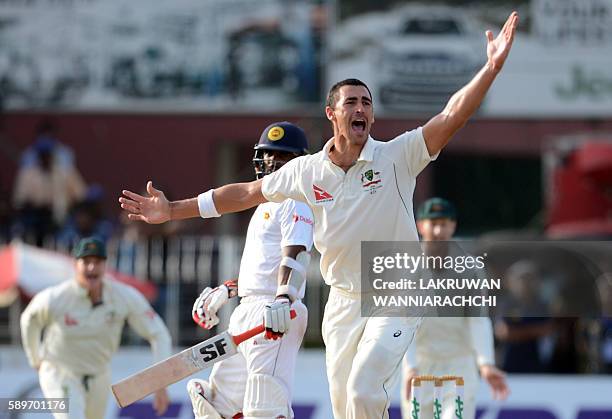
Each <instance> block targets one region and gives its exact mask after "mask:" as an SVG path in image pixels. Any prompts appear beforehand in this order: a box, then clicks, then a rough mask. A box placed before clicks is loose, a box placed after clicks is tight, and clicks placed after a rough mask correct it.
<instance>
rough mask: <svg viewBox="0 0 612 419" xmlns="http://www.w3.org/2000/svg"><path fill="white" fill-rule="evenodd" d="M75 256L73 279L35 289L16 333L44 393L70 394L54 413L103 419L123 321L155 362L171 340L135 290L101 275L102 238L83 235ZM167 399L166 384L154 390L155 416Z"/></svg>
mask: <svg viewBox="0 0 612 419" xmlns="http://www.w3.org/2000/svg"><path fill="white" fill-rule="evenodd" d="M74 255H75V258H76V276H75V279H74V280H72V281H65V282H62V283H61V284H59V285H56V286H54V287H49V288H47V289H45V290H43V291H41V292H39V293H38V294H36V296H35V297H34V298H33V299H32V301H31V302H30V304H29V305H28V306H27V307H26V309H25V311H24V312H23V314H22V315H21V337H22V341H23V348H24V349H25V352H26V355H27V357H28V361H29V363H30V365H31V366H32V367H33V368H35V369H37V370H38V377H39V380H40V387H41V389H42V391H43V394H44V395H45V397H48V398H55V397H58V398H59V397H66V398H69V399H70V402H69V413H68V414H65V413H62V414H59V413H56V414H55V417H56V418H58V419H64V418H71V419H72V418H75V419H82V418H87V419H101V418H103V417H104V414H105V412H106V402H107V400H108V395H109V389H110V384H111V382H110V378H111V377H110V368H109V367H110V360H111V356H112V354H113V353H114V352H115V351H116V350H117V348H118V346H119V343H120V341H121V331H122V330H123V326H124V324H125V320H127V322H128V323H129V324H130V326H131V327H132V328H133V329H134V330H135V331H136V332H137V333H138V334H139V335H140V336H142V337H143V338H145V339H147V340H148V341H149V343H150V344H151V349H152V350H153V356H154V359H155V361H156V362H157V361H161V360H163V359H165V358H167V357H168V356H170V353H171V340H170V334H169V333H168V329H166V326H165V325H164V322H163V321H162V320H161V319H160V317H159V316H158V315H157V314H156V313H155V312H154V311H153V309H152V308H151V306H150V305H149V303H148V302H147V300H146V299H145V298H144V297H143V296H142V295H141V294H140V293H139V292H138V291H136V290H135V289H134V288H132V287H130V286H128V285H124V284H121V283H119V282H116V281H112V280H107V279H105V278H104V272H105V269H106V248H105V246H104V243H102V242H101V241H100V240H97V239H94V238H85V239H82V240H81V241H80V242H79V244H78V245H77V247H76V248H75V253H74ZM43 330H44V336H43ZM41 338H42V343H41ZM168 402H169V400H168V394H167V393H166V390H165V389H164V390H160V391H158V392H157V393H155V398H154V402H153V406H154V408H155V410H156V412H157V414H158V415H161V414H163V413H164V412H165V411H166V409H167V408H168Z"/></svg>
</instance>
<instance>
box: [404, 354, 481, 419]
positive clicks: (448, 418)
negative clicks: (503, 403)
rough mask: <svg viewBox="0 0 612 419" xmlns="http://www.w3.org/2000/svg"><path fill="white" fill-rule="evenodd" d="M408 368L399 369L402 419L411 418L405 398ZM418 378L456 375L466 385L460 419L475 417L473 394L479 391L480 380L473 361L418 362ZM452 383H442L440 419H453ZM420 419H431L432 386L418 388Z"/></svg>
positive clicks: (453, 384)
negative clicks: (419, 391) (461, 418)
mask: <svg viewBox="0 0 612 419" xmlns="http://www.w3.org/2000/svg"><path fill="white" fill-rule="evenodd" d="M407 372H408V371H407V364H406V363H405V362H404V363H403V367H402V398H401V399H402V404H401V407H402V417H404V418H411V417H412V406H411V405H410V402H409V400H408V397H407V394H406V393H407V389H406V380H405V377H406V374H407ZM418 372H419V374H420V375H437V376H440V375H459V376H461V377H463V380H464V381H465V386H464V396H463V397H464V405H463V406H464V408H463V419H474V417H475V416H476V392H477V391H478V384H479V376H478V369H477V367H476V360H475V359H474V357H472V356H469V357H457V358H451V359H446V360H437V361H434V360H430V359H428V360H425V361H422V362H421V361H419V365H418ZM455 394H456V393H455V383H454V382H445V383H444V387H443V389H442V406H443V407H442V419H454V418H455V409H454V406H455V405H454V402H453V400H454V398H455ZM419 418H422V419H433V383H431V382H423V383H422V384H421V414H420V415H419Z"/></svg>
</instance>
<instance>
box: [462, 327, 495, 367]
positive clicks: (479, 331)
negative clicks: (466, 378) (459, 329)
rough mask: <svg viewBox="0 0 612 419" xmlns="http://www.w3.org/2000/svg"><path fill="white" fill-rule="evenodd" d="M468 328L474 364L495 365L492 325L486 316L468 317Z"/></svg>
mask: <svg viewBox="0 0 612 419" xmlns="http://www.w3.org/2000/svg"><path fill="white" fill-rule="evenodd" d="M468 321H469V328H470V336H471V340H472V347H473V348H474V352H475V353H476V364H478V366H482V365H495V352H494V347H493V326H492V324H491V319H489V318H488V317H470V318H469V319H468Z"/></svg>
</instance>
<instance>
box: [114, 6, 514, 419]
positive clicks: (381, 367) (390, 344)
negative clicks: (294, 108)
mask: <svg viewBox="0 0 612 419" xmlns="http://www.w3.org/2000/svg"><path fill="white" fill-rule="evenodd" d="M517 24H518V14H517V13H516V12H514V13H512V14H511V15H510V16H509V17H508V20H507V21H506V23H505V24H504V27H503V28H502V30H501V32H500V34H499V35H498V36H497V38H495V39H494V38H493V34H492V33H491V32H490V31H487V33H486V36H487V40H488V43H487V56H488V60H487V63H486V64H485V65H484V66H483V68H482V69H481V70H480V71H479V72H478V74H476V76H474V78H473V79H472V80H471V81H470V82H469V83H468V84H467V85H466V86H465V87H463V88H462V89H461V90H459V91H458V92H457V93H455V94H454V95H453V96H452V97H451V99H450V100H449V102H448V104H447V105H446V107H445V108H444V110H443V111H442V112H441V113H440V114H438V115H436V116H434V117H433V118H432V119H430V120H429V121H428V122H427V123H426V124H425V125H424V126H423V127H419V128H417V129H415V130H412V131H408V132H405V133H403V134H401V135H399V136H398V137H396V138H395V139H393V140H391V141H389V142H380V141H376V140H374V139H372V138H371V137H370V128H371V127H372V124H373V123H374V111H373V107H372V95H371V94H370V90H369V89H368V88H367V86H366V85H365V84H364V83H363V82H361V81H359V80H356V79H348V80H344V81H341V82H339V83H336V84H335V85H334V86H333V87H332V88H331V90H330V92H329V95H328V97H327V106H326V107H325V114H326V116H327V119H328V120H329V121H330V122H331V124H332V126H333V130H334V136H333V138H331V139H330V140H329V141H328V142H327V144H325V146H324V148H323V150H321V151H320V152H318V153H316V154H312V155H308V156H302V157H298V158H296V159H293V160H292V161H290V162H289V163H287V164H286V165H284V166H283V167H282V168H281V169H280V170H278V171H276V172H274V173H272V174H271V175H269V176H266V177H264V178H263V179H260V180H257V181H254V182H250V183H237V184H230V185H225V186H222V187H220V188H217V189H214V190H213V189H211V190H209V191H207V192H205V193H203V194H201V195H200V196H198V197H197V198H191V199H186V200H182V201H173V202H168V200H167V199H166V198H165V196H164V194H163V193H162V192H161V191H158V190H156V189H155V188H153V186H152V184H151V183H150V182H149V184H148V187H147V189H148V192H149V196H146V197H145V196H141V195H138V194H136V193H133V192H130V191H124V192H123V193H124V196H123V197H120V198H119V202H120V203H121V207H122V208H123V209H125V210H126V211H128V212H129V218H130V219H132V220H141V221H145V222H148V223H163V222H166V221H168V220H172V219H183V218H191V217H197V216H201V217H203V218H210V217H218V216H219V215H220V214H226V213H229V212H237V211H243V210H245V209H248V208H252V207H254V206H256V205H259V204H261V203H264V202H266V201H273V202H282V201H284V200H285V199H287V198H291V199H295V200H298V201H303V202H306V204H308V206H309V207H310V208H311V209H312V212H313V214H314V217H315V236H314V243H315V246H316V248H317V250H319V252H320V253H321V273H322V275H323V277H324V278H325V282H326V283H327V284H329V285H331V287H332V288H331V291H330V296H329V300H328V302H327V305H326V307H325V315H324V318H323V327H322V330H323V340H324V341H325V345H326V364H327V377H328V380H329V389H330V396H331V401H332V406H333V413H334V417H336V418H365V419H371V418H387V417H388V412H387V409H388V406H389V395H388V389H389V388H390V386H391V385H392V383H393V381H394V379H396V378H397V376H398V374H397V373H398V372H399V367H400V364H401V362H402V358H403V356H404V354H405V353H406V350H407V349H408V346H409V345H410V342H411V341H412V337H413V334H414V331H415V330H416V328H417V326H418V324H419V322H420V319H417V318H388V317H376V318H363V317H361V316H360V293H359V291H360V280H361V272H360V263H361V261H360V259H361V257H360V242H362V241H376V240H379V241H393V240H398V241H402V240H412V241H417V240H418V235H417V230H416V225H415V221H414V214H413V210H412V194H413V192H414V187H415V184H416V176H417V175H418V174H419V173H420V172H421V170H423V168H425V166H427V164H428V163H429V162H430V161H432V160H434V159H435V158H436V157H437V156H438V153H439V152H440V150H442V148H443V147H444V146H445V145H446V144H447V143H448V142H449V141H450V139H451V137H452V136H453V135H454V134H455V133H456V132H457V131H458V130H459V129H460V128H461V127H462V126H463V125H465V123H466V122H467V121H468V119H469V118H470V116H471V115H472V114H473V113H474V112H475V111H476V110H477V109H478V107H479V106H480V103H481V102H482V100H483V99H484V97H485V94H486V93H487V91H488V90H489V87H490V86H491V84H492V83H493V81H494V80H495V77H496V76H497V75H498V74H499V72H500V71H501V68H502V66H503V64H504V62H505V60H506V58H507V57H508V54H509V53H510V48H511V46H512V41H513V40H514V33H515V30H516V26H517Z"/></svg>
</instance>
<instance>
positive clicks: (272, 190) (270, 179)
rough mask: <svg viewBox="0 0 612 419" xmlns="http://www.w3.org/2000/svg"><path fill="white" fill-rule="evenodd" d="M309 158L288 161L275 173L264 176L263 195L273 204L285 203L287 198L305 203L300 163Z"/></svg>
mask: <svg viewBox="0 0 612 419" xmlns="http://www.w3.org/2000/svg"><path fill="white" fill-rule="evenodd" d="M306 157H307V156H302V157H297V158H295V159H292V160H290V161H288V162H287V163H286V164H284V165H283V167H281V168H280V169H278V170H277V171H275V172H274V173H270V174H269V175H267V176H264V178H263V181H262V185H261V193H262V194H263V196H264V197H265V198H266V199H267V200H268V201H271V202H283V201H284V200H285V199H287V198H291V199H296V200H298V201H305V200H306V197H305V196H304V193H303V192H302V189H301V188H300V182H299V180H300V179H301V176H300V164H301V163H300V162H301V161H302V160H303V159H304V158H306Z"/></svg>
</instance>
